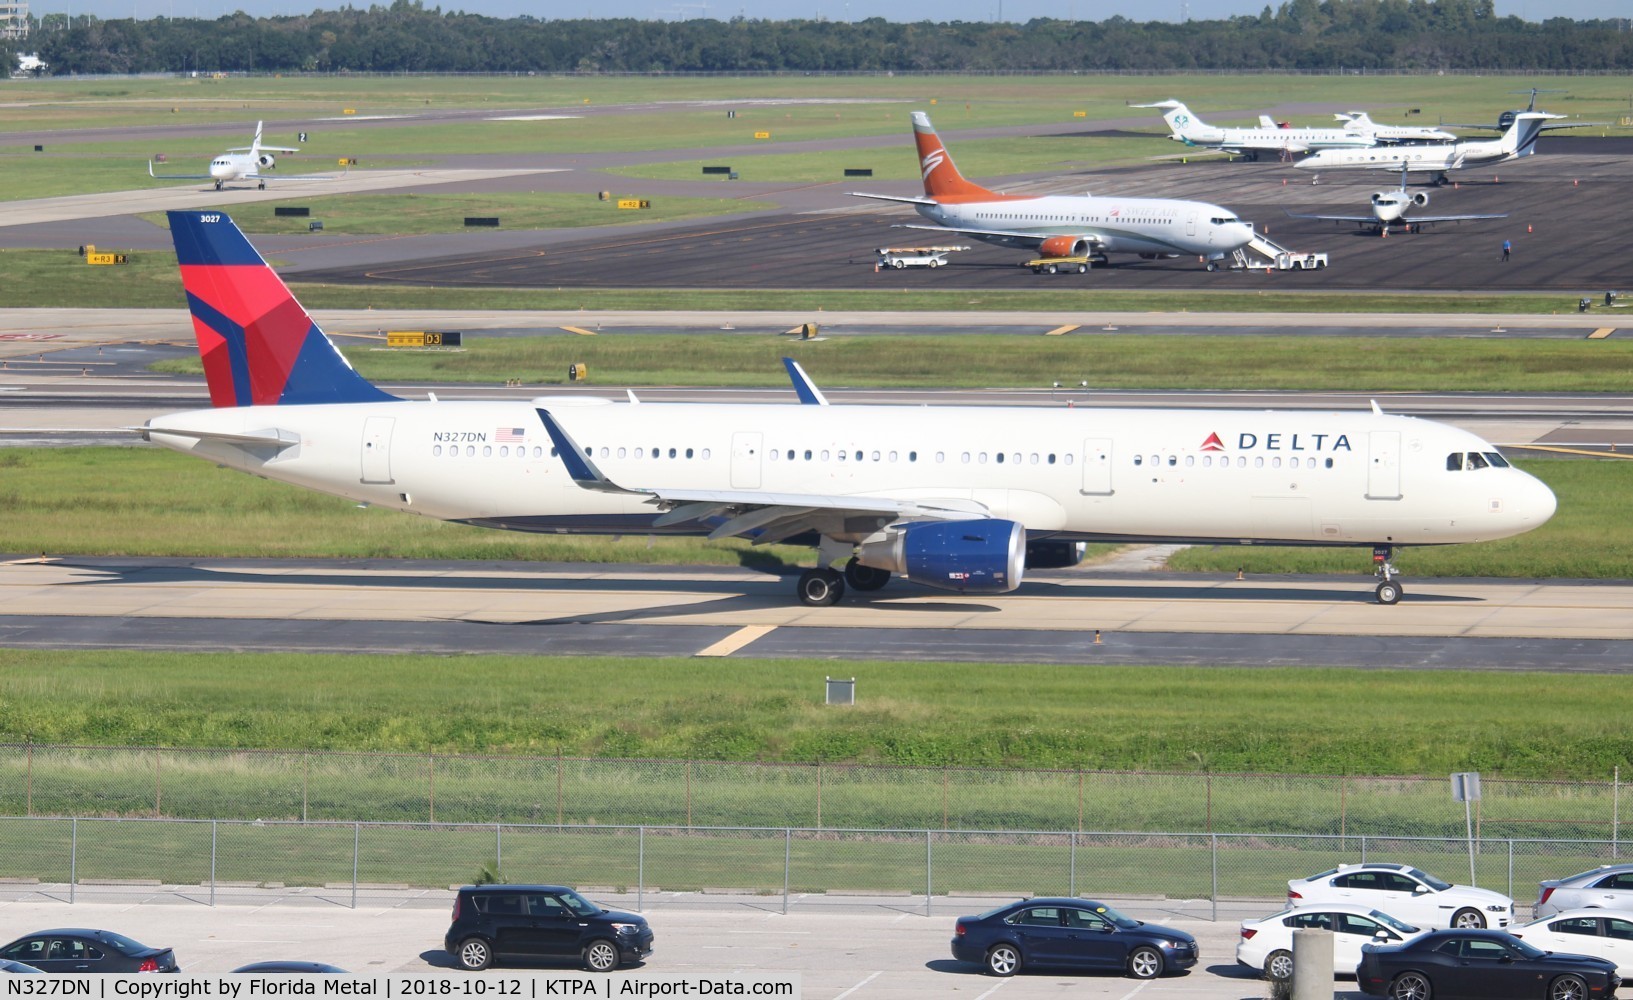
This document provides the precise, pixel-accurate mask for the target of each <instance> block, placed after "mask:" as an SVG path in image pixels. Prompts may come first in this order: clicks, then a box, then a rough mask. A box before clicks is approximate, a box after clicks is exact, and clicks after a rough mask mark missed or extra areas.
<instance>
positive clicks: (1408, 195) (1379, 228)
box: [1287, 170, 1508, 236]
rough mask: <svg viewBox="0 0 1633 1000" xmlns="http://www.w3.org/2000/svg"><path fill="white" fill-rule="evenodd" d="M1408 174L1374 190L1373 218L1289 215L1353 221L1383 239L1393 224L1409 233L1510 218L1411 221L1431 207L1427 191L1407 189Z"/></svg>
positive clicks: (1453, 217) (1425, 217) (1432, 217)
mask: <svg viewBox="0 0 1633 1000" xmlns="http://www.w3.org/2000/svg"><path fill="white" fill-rule="evenodd" d="M1406 174H1407V171H1405V170H1402V171H1401V184H1400V187H1398V188H1389V189H1386V190H1383V191H1374V192H1372V196H1371V199H1370V200H1371V203H1372V214H1371V215H1306V214H1304V213H1302V212H1288V213H1287V214H1288V215H1290V216H1292V217H1293V218H1295V219H1321V220H1323V221H1326V222H1353V223H1355V224H1356V225H1358V226H1361V227H1362V228H1371V230H1372V231H1373V232H1375V233H1377V234H1378V235H1379V236H1388V235H1389V227H1390V226H1391V225H1397V224H1398V225H1399V228H1401V229H1404V230H1405V231H1407V232H1412V231H1414V230H1419V229H1422V228H1423V227H1424V226H1432V225H1434V224H1435V223H1437V222H1474V221H1477V220H1480V219H1506V218H1508V213H1507V212H1503V213H1501V214H1497V215H1417V214H1413V215H1412V216H1411V218H1407V213H1408V212H1411V211H1412V210H1413V209H1414V208H1427V207H1428V205H1429V193H1428V192H1427V191H1417V192H1412V191H1408V190H1406Z"/></svg>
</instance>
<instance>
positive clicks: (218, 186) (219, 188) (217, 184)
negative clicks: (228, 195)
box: [215, 181, 221, 191]
mask: <svg viewBox="0 0 1633 1000" xmlns="http://www.w3.org/2000/svg"><path fill="white" fill-rule="evenodd" d="M215 189H216V190H217V191H220V190H221V182H220V181H216V182H215Z"/></svg>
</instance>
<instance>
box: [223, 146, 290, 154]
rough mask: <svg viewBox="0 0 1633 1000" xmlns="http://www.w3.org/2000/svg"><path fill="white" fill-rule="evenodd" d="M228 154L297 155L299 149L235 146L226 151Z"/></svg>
mask: <svg viewBox="0 0 1633 1000" xmlns="http://www.w3.org/2000/svg"><path fill="white" fill-rule="evenodd" d="M227 152H229V153H257V152H259V153H298V152H300V150H299V149H296V148H294V147H292V146H236V147H234V148H232V149H229V150H227Z"/></svg>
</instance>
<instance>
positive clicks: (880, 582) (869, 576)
mask: <svg viewBox="0 0 1633 1000" xmlns="http://www.w3.org/2000/svg"><path fill="white" fill-rule="evenodd" d="M845 582H846V583H847V584H849V585H850V588H851V589H852V590H857V591H867V590H878V589H879V588H880V587H883V586H884V585H885V584H887V583H889V582H890V571H889V570H887V569H877V568H875V567H873V566H864V565H862V564H861V563H859V562H857V561H856V558H855V557H854V556H853V557H851V561H850V562H848V563H846V564H845Z"/></svg>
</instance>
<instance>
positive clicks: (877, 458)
mask: <svg viewBox="0 0 1633 1000" xmlns="http://www.w3.org/2000/svg"><path fill="white" fill-rule="evenodd" d="M872 458H873V460H874V461H875V462H877V461H878V460H879V453H878V452H874V453H873V455H872ZM856 460H857V461H858V462H860V461H861V460H862V453H861V452H857V453H856Z"/></svg>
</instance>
